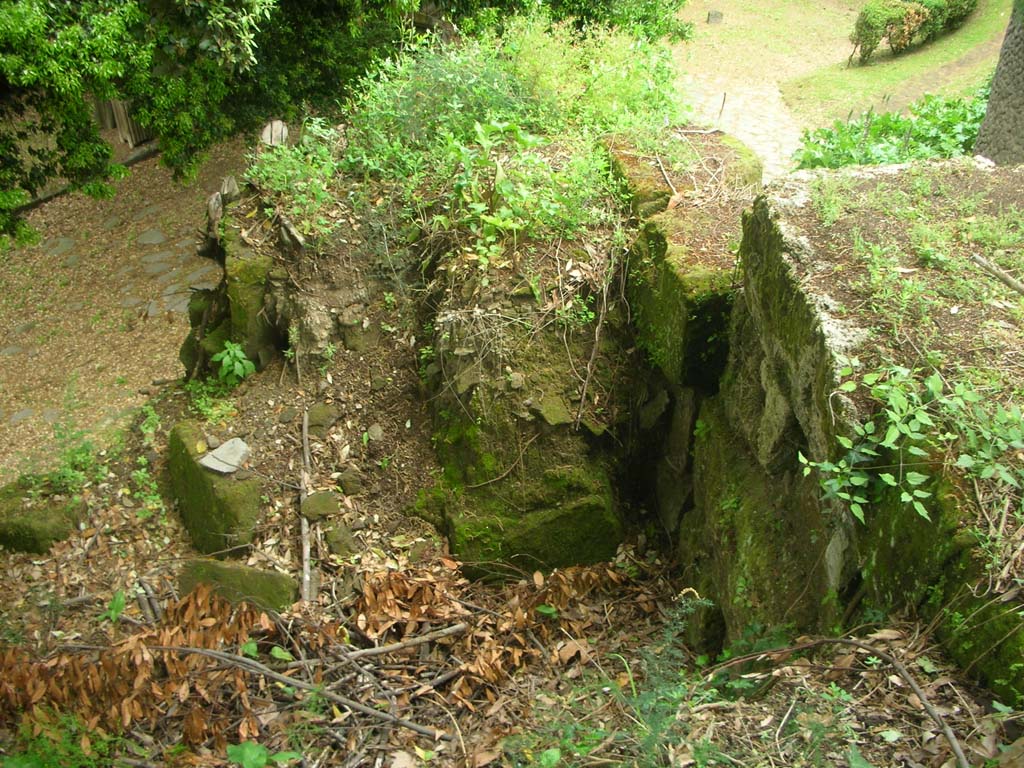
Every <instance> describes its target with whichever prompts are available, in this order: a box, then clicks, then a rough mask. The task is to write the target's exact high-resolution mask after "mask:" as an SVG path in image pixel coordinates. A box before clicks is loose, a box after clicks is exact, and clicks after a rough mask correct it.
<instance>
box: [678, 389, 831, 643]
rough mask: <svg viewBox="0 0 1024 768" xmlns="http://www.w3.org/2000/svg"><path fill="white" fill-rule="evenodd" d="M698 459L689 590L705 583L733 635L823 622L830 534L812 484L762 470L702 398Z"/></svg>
mask: <svg viewBox="0 0 1024 768" xmlns="http://www.w3.org/2000/svg"><path fill="white" fill-rule="evenodd" d="M700 421H701V422H702V423H703V425H704V427H703V430H702V435H701V437H700V444H699V449H698V450H697V451H696V455H695V462H696V464H695V468H694V485H695V501H696V508H695V509H694V510H693V511H691V512H690V513H688V514H687V516H686V517H685V518H684V519H683V523H682V526H681V527H682V533H681V537H680V544H679V557H680V561H681V562H682V563H683V567H684V578H685V579H686V580H687V582H688V583H691V580H692V583H703V585H704V588H705V589H706V590H708V592H707V593H704V592H702V594H705V596H707V597H711V599H713V600H714V601H715V602H716V604H717V605H718V606H719V608H720V609H721V611H722V615H723V617H724V620H725V626H726V628H727V631H728V635H729V637H730V638H736V637H738V636H739V635H740V633H742V631H743V629H744V628H745V627H747V626H748V625H750V624H754V623H758V624H763V625H766V626H782V625H785V624H792V625H794V626H797V627H800V628H804V629H816V628H818V627H819V626H822V625H829V624H830V623H831V622H832V621H833V620H834V617H833V616H830V615H824V614H825V613H826V612H825V611H823V610H822V601H823V598H824V597H825V596H826V594H827V592H828V590H829V589H830V588H832V585H830V584H829V583H828V578H827V575H826V571H825V567H824V560H825V558H824V552H825V548H826V546H827V545H828V541H829V532H828V530H827V529H826V526H825V520H824V519H823V518H822V515H821V513H820V510H819V508H818V503H817V496H818V489H817V484H816V483H814V482H813V480H807V479H804V478H802V477H800V475H799V474H798V473H792V474H789V475H784V476H775V475H772V474H769V473H768V472H766V471H765V470H764V469H763V468H762V467H761V466H760V464H758V462H757V460H756V459H755V458H754V457H753V456H752V455H750V453H749V452H748V451H747V449H746V447H745V445H744V443H743V441H742V439H741V438H739V436H738V435H737V434H736V433H735V432H734V431H733V430H732V428H731V426H730V424H729V421H728V420H727V418H726V417H725V413H724V410H723V408H722V404H721V402H720V399H719V398H712V399H710V400H708V401H705V403H704V405H703V407H702V408H701V411H700Z"/></svg>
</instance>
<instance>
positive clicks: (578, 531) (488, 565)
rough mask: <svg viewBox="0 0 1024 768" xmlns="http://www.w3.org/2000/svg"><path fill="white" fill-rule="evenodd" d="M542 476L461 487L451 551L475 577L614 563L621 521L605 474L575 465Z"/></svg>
mask: <svg viewBox="0 0 1024 768" xmlns="http://www.w3.org/2000/svg"><path fill="white" fill-rule="evenodd" d="M537 471H538V475H539V476H538V477H537V478H536V479H533V480H528V481H527V482H522V481H520V482H516V483H509V482H505V483H500V484H496V486H497V487H493V488H492V487H488V488H474V489H463V490H461V491H458V492H456V493H454V494H452V496H451V498H450V499H449V500H448V503H447V506H446V533H447V534H448V537H449V541H450V543H451V547H452V551H453V552H455V553H456V554H457V555H458V556H459V557H460V559H462V560H463V561H464V562H465V563H466V569H467V573H468V574H469V575H470V576H493V575H504V574H505V573H507V571H506V570H505V569H503V568H502V567H501V564H503V563H509V564H511V565H513V566H514V568H515V569H528V570H533V569H537V568H545V569H548V568H556V567H561V566H567V565H575V564H581V563H596V562H601V561H603V560H609V559H611V558H612V557H614V555H615V551H616V548H617V547H618V544H619V542H620V541H621V540H622V534H623V530H622V522H621V520H620V518H619V515H618V514H617V511H616V509H615V498H614V495H613V494H612V488H611V484H610V482H609V480H608V477H607V475H606V474H605V473H603V472H601V473H597V474H593V473H588V472H586V471H581V470H580V469H573V468H571V467H564V468H557V469H551V470H548V471H546V472H544V471H542V470H539V469H538V470H537Z"/></svg>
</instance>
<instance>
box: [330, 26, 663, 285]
mask: <svg viewBox="0 0 1024 768" xmlns="http://www.w3.org/2000/svg"><path fill="white" fill-rule="evenodd" d="M672 79H673V76H672V69H671V66H670V61H669V59H668V57H667V53H666V51H665V50H664V49H663V48H660V47H659V46H657V45H654V44H652V43H648V42H644V41H637V40H634V39H633V38H631V37H629V36H627V35H625V34H622V33H617V32H609V31H595V32H594V33H593V34H590V35H586V36H580V35H578V34H577V33H576V32H575V31H574V30H573V29H572V28H571V27H568V26H565V25H555V26H553V27H552V26H551V25H550V23H549V22H548V20H547V19H546V18H543V17H539V18H530V19H525V18H513V19H510V20H509V21H508V22H507V24H506V29H505V34H504V36H503V37H502V38H500V39H498V38H496V37H494V36H493V35H491V34H487V35H484V36H483V37H482V38H481V39H478V40H468V41H464V42H463V43H462V44H460V45H457V46H456V45H445V44H437V45H434V46H431V47H412V48H410V49H409V50H408V51H407V52H406V53H405V54H404V55H403V56H401V57H399V58H397V59H394V60H391V61H388V62H387V63H385V64H384V65H383V66H382V67H381V68H380V69H379V71H378V72H376V73H375V74H374V76H373V77H371V78H368V79H367V80H366V81H365V82H364V84H363V87H362V88H361V89H360V91H359V94H358V96H357V97H356V98H355V99H354V101H353V102H352V104H351V105H350V109H349V111H350V114H351V118H350V128H349V131H348V144H347V148H346V153H345V165H346V167H347V168H348V170H349V171H351V172H355V173H360V174H367V175H373V176H377V177H381V178H384V179H387V180H389V181H392V182H394V183H397V184H398V185H399V187H400V190H401V193H402V197H403V198H404V200H403V202H404V204H405V207H406V213H407V215H408V216H409V217H410V218H413V219H415V220H416V221H417V223H418V224H419V226H420V227H421V228H423V229H425V230H426V231H427V233H428V234H429V235H431V236H444V237H447V238H449V239H450V240H454V241H456V242H459V241H462V240H463V238H468V243H467V244H466V245H465V246H464V251H465V252H466V253H467V254H469V255H470V256H471V257H472V258H475V260H476V262H477V264H478V266H479V267H480V269H481V270H484V271H486V270H487V269H488V267H489V266H490V265H491V263H492V262H493V261H494V260H495V259H497V258H499V257H501V256H502V254H504V253H505V251H506V249H507V248H508V246H509V245H514V244H515V243H517V242H519V241H521V240H524V239H526V238H540V237H555V236H571V235H573V234H575V233H577V232H578V231H580V230H581V229H583V228H593V227H598V226H604V225H614V222H616V221H617V218H618V217H617V214H616V212H615V210H614V202H613V201H614V199H615V195H616V192H617V188H616V185H615V183H614V182H613V180H612V178H611V175H610V172H609V168H608V161H607V158H606V155H605V153H604V152H603V151H602V150H601V149H600V148H599V147H598V146H597V142H596V137H597V135H598V134H601V133H606V132H616V133H624V134H628V135H630V136H631V137H633V138H634V139H636V140H638V141H641V140H644V139H646V140H647V141H654V140H655V137H660V136H661V135H662V131H663V129H664V126H665V125H666V124H668V123H670V122H673V121H674V120H675V119H677V118H678V116H679V110H678V108H677V105H676V104H675V102H674V99H673V95H672V93H673V89H672Z"/></svg>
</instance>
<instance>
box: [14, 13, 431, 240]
mask: <svg viewBox="0 0 1024 768" xmlns="http://www.w3.org/2000/svg"><path fill="white" fill-rule="evenodd" d="M416 5H418V0H83V1H81V2H78V1H76V0H10V1H9V2H5V3H4V4H3V7H2V8H0V232H5V231H6V232H10V231H12V230H13V229H14V227H15V224H16V222H15V218H14V216H13V213H12V212H13V211H14V209H16V208H17V207H18V206H19V205H22V204H24V203H25V202H27V201H28V200H29V199H30V198H31V196H32V195H35V194H37V193H38V192H39V190H40V189H41V188H42V187H43V186H44V185H45V184H46V183H47V182H48V181H50V180H51V179H54V178H62V179H64V180H66V181H67V182H68V183H69V184H71V185H72V186H74V187H77V188H84V189H85V190H86V191H90V192H94V193H95V192H101V191H102V190H103V182H104V181H105V180H106V179H108V178H109V175H110V172H111V170H112V169H111V165H110V158H111V151H110V147H109V146H108V145H107V144H106V143H104V142H103V141H102V140H101V138H100V136H99V133H98V129H97V127H96V125H95V123H94V121H93V119H92V113H93V106H92V102H91V99H92V98H93V97H95V98H100V99H107V98H118V99H124V100H126V101H129V102H130V103H131V104H132V106H133V109H134V111H135V116H136V118H137V119H138V120H139V122H140V123H142V125H144V126H146V127H148V128H150V129H151V130H153V131H154V132H155V133H156V134H157V135H158V136H159V137H160V138H161V144H162V149H163V153H164V161H165V162H166V163H167V164H168V165H170V166H171V167H172V168H174V169H175V170H176V171H178V172H181V173H186V174H187V173H188V171H189V170H190V168H191V165H192V163H193V162H194V158H195V157H196V154H197V152H199V151H200V150H202V149H203V148H205V147H207V146H209V145H210V144H211V143H212V142H214V141H216V140H217V139H219V138H222V137H223V136H225V135H227V134H228V133H230V132H231V131H232V130H234V129H236V128H237V127H239V126H240V125H242V124H244V123H246V122H254V121H255V120H258V119H262V117H264V116H266V115H267V114H278V115H280V114H282V113H284V112H286V111H287V110H288V109H289V108H293V106H294V105H296V104H299V103H300V102H301V101H303V100H314V101H315V100H317V99H316V97H323V98H324V99H336V98H337V97H338V95H339V92H340V91H342V90H343V88H344V84H345V82H346V80H351V79H353V78H354V77H355V76H356V75H358V74H359V73H360V72H361V71H362V69H363V68H364V67H365V64H366V62H367V61H368V60H369V59H370V58H372V55H373V52H374V51H375V50H376V48H377V47H378V46H379V45H381V44H383V43H386V42H389V41H393V40H394V39H395V38H396V36H397V29H398V19H399V16H400V14H401V13H403V12H407V11H410V10H413V9H414V7H415V6H416ZM229 102H230V104H229Z"/></svg>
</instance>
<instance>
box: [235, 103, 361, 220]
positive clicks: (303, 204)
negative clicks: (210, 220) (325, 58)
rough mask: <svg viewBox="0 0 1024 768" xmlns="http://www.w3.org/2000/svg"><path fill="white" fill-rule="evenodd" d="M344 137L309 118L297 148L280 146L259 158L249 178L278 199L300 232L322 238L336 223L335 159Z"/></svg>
mask: <svg viewBox="0 0 1024 768" xmlns="http://www.w3.org/2000/svg"><path fill="white" fill-rule="evenodd" d="M340 139H341V136H340V134H339V133H338V131H337V130H336V129H335V128H333V127H332V126H330V125H329V124H328V123H327V121H326V120H324V119H322V118H315V117H314V118H309V119H307V120H306V122H305V124H304V125H303V128H302V138H301V139H300V140H299V143H298V144H296V145H295V146H288V145H279V146H275V147H269V148H267V149H264V151H263V152H261V153H260V154H258V155H256V156H255V158H254V161H253V163H252V165H250V166H249V170H248V171H246V177H247V178H248V179H249V181H251V182H252V183H253V184H255V185H257V186H258V187H260V188H262V189H263V190H264V192H265V193H268V192H269V193H271V194H273V195H274V196H276V197H277V198H278V199H279V200H280V201H281V202H280V204H281V206H282V207H283V208H284V212H285V213H286V214H287V215H288V216H289V217H290V218H291V219H292V221H293V223H294V224H295V226H296V227H297V228H298V229H299V231H300V232H302V233H303V234H306V235H311V234H316V235H322V234H326V233H327V232H330V230H331V229H332V228H333V227H334V221H333V220H332V219H331V218H330V217H329V216H328V213H329V209H330V208H332V207H333V206H334V205H335V198H334V195H333V194H332V191H331V190H332V187H333V183H334V177H335V175H336V174H337V172H338V168H339V162H338V159H337V158H336V156H335V152H336V149H337V147H338V145H339V143H340Z"/></svg>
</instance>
